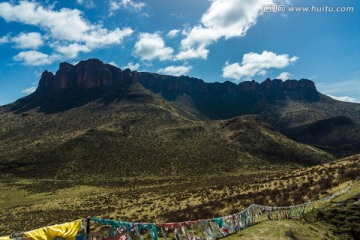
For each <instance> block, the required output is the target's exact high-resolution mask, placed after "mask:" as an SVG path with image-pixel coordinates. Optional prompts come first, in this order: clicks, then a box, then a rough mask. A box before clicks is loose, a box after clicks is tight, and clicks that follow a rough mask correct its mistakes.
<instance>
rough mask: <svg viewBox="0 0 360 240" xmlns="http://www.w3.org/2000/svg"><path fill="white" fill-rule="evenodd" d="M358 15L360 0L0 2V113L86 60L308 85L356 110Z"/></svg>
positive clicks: (359, 46) (208, 78) (359, 53)
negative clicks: (65, 67) (46, 75)
mask: <svg viewBox="0 0 360 240" xmlns="http://www.w3.org/2000/svg"><path fill="white" fill-rule="evenodd" d="M269 6H271V8H269ZM274 6H284V7H285V8H284V11H282V9H283V8H277V9H280V10H281V11H280V12H269V9H274ZM292 7H304V8H298V9H297V10H298V11H297V12H294V8H292ZM306 7H309V9H305V8H306ZM330 7H332V8H330ZM338 7H342V8H341V9H340V8H338ZM346 7H350V8H348V9H346ZM291 8H292V9H291ZM264 9H265V10H266V11H264ZM359 11H360V1H359V0H211V1H209V0H149V1H145V0H101V1H100V0H66V1H49V0H42V1H40V0H38V1H36V0H27V1H25V0H24V1H16V0H11V1H0V56H1V57H0V105H4V104H7V103H10V102H13V101H15V100H16V99H18V98H20V97H23V96H26V95H27V94H30V93H31V92H33V91H34V90H35V89H36V86H37V83H38V80H39V78H40V75H41V73H42V72H43V71H44V70H50V71H53V72H55V71H56V70H57V68H58V65H59V63H60V62H64V61H67V62H70V63H77V62H78V61H80V60H83V59H88V58H99V59H101V60H102V61H104V62H106V63H112V64H114V65H117V66H119V67H120V68H122V69H124V68H127V67H129V68H131V69H132V70H138V71H150V72H157V73H163V74H171V75H189V76H193V77H198V78H201V79H204V80H205V81H208V82H215V81H218V82H223V81H227V80H229V81H234V82H236V83H237V82H241V81H246V80H250V79H255V80H257V81H263V80H264V79H266V78H267V77H270V78H281V79H283V80H286V79H300V78H308V79H311V80H313V81H314V82H315V83H316V85H317V87H318V89H319V90H320V91H321V92H323V93H325V94H327V95H331V96H333V97H334V98H337V99H340V100H344V101H356V102H360V95H359V92H360V64H359V63H360V44H359V43H360V21H359V19H360V12H359Z"/></svg>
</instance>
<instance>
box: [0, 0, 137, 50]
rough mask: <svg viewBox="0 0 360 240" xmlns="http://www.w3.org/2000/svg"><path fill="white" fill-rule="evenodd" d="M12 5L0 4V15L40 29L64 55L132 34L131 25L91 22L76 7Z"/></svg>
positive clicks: (102, 44) (118, 42)
mask: <svg viewBox="0 0 360 240" xmlns="http://www.w3.org/2000/svg"><path fill="white" fill-rule="evenodd" d="M13 4H14V3H13V2H10V3H8V2H4V3H0V18H3V19H4V20H5V21H6V22H19V23H23V24H27V25H32V26H36V27H39V28H41V29H42V30H44V31H45V32H46V33H47V35H48V36H49V41H50V42H53V44H52V45H53V46H58V47H57V50H59V52H70V53H69V54H67V57H71V56H77V53H76V49H77V50H78V51H77V52H85V51H87V50H88V49H89V51H91V50H93V49H96V48H101V47H105V46H108V45H111V44H120V43H121V42H122V40H123V38H125V37H127V36H130V35H131V34H132V33H133V30H132V29H131V28H124V29H120V28H115V29H113V30H108V29H106V28H104V27H103V25H102V24H91V23H90V22H89V21H87V20H85V19H84V18H83V13H82V12H81V11H79V10H77V9H69V8H62V9H60V10H58V11H56V10H53V9H52V8H51V7H49V8H45V7H43V6H41V5H40V4H39V3H36V2H29V1H20V2H19V4H18V5H16V4H14V5H13ZM54 42H55V44H54ZM74 44H75V45H74ZM59 46H63V47H59ZM80 46H86V47H87V48H88V49H85V47H80ZM55 50H56V49H55Z"/></svg>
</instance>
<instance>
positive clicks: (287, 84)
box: [138, 73, 317, 94]
mask: <svg viewBox="0 0 360 240" xmlns="http://www.w3.org/2000/svg"><path fill="white" fill-rule="evenodd" d="M138 79H139V81H140V83H141V84H142V85H144V86H145V87H146V88H149V89H151V90H154V91H155V92H158V91H171V92H183V93H187V94H192V93H218V92H222V93H236V92H247V91H260V92H263V91H271V90H282V91H293V90H295V91H296V90H304V89H307V90H310V91H314V92H317V90H316V87H315V84H314V82H312V81H310V80H307V79H301V80H287V81H284V82H283V81H282V80H279V79H274V80H271V79H269V78H268V79H266V80H265V81H264V82H262V83H258V82H255V81H254V80H253V81H245V82H241V83H239V84H235V83H233V82H229V81H226V82H224V83H217V82H216V83H206V82H204V81H203V80H201V79H197V78H190V77H186V76H181V77H174V76H165V75H158V74H151V73H139V74H138Z"/></svg>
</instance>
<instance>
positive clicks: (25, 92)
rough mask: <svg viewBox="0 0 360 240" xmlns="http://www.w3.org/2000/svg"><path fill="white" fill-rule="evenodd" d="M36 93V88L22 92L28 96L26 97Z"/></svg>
mask: <svg viewBox="0 0 360 240" xmlns="http://www.w3.org/2000/svg"><path fill="white" fill-rule="evenodd" d="M35 91H36V87H29V88H26V89H24V90H22V91H21V92H22V93H24V94H26V95H29V94H32V93H33V92H35Z"/></svg>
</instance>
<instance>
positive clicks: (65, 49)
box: [52, 43, 91, 58]
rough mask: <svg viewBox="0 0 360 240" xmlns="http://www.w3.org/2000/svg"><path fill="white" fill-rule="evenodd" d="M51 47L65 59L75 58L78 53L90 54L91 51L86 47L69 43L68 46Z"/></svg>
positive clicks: (54, 45) (56, 45)
mask: <svg viewBox="0 0 360 240" xmlns="http://www.w3.org/2000/svg"><path fill="white" fill-rule="evenodd" d="M52 47H53V48H54V49H55V50H56V51H57V52H59V53H61V54H63V56H65V57H66V58H76V57H77V56H78V55H79V53H80V52H84V53H86V52H90V51H91V49H90V48H89V47H87V46H86V45H82V44H78V43H71V44H69V45H59V44H53V45H52Z"/></svg>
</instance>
